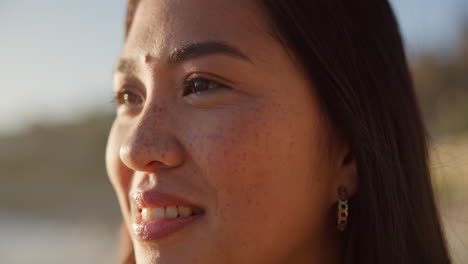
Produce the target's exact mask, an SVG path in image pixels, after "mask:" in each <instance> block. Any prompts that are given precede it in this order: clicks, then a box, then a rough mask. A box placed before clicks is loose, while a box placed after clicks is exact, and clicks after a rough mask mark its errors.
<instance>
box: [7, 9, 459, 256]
mask: <svg viewBox="0 0 468 264" xmlns="http://www.w3.org/2000/svg"><path fill="white" fill-rule="evenodd" d="M390 2H391V3H392V5H393V7H394V9H395V12H396V14H397V16H398V19H399V22H400V26H401V31H402V34H403V36H404V40H405V47H406V49H407V52H408V55H409V60H410V64H411V70H412V72H413V76H414V81H415V84H416V88H417V93H418V97H419V100H420V103H421V107H422V110H423V113H424V118H425V121H426V124H427V126H428V129H429V134H430V138H431V142H430V151H431V159H432V163H431V169H432V170H433V177H434V183H435V186H434V188H435V190H436V193H437V200H438V203H439V207H440V209H441V213H442V217H443V223H444V227H445V229H446V233H447V237H448V239H449V244H450V247H451V250H452V255H453V258H454V263H460V264H461V263H468V203H467V200H468V192H467V191H466V190H467V189H468V2H467V1H466V0H444V1H440V0H390ZM125 4H126V1H124V0H120V1H111V0H100V1H94V0H80V1H63V0H42V1H36V0H0V83H1V88H0V89H1V90H0V92H1V96H0V177H1V182H0V263H115V261H116V259H117V253H116V248H117V232H116V230H117V226H118V224H119V219H120V218H119V217H120V213H119V209H118V205H117V200H116V197H115V195H114V193H113V191H112V188H111V186H110V184H109V183H108V180H107V176H106V172H105V168H104V148H105V144H106V139H107V133H108V130H109V128H110V125H111V122H112V118H113V105H112V103H111V97H112V92H111V89H112V83H111V80H112V78H111V71H112V68H113V64H114V62H115V60H116V58H117V56H118V54H119V50H120V49H121V47H122V42H123V22H124V15H125Z"/></svg>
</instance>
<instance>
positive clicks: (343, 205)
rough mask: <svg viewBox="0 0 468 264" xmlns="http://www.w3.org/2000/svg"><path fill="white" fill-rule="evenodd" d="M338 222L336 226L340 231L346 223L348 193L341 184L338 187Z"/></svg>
mask: <svg viewBox="0 0 468 264" xmlns="http://www.w3.org/2000/svg"><path fill="white" fill-rule="evenodd" d="M337 213H338V222H337V224H338V225H337V228H338V229H339V230H340V231H344V230H345V229H346V225H347V223H348V194H347V192H346V187H344V186H343V185H341V186H340V187H338V209H337Z"/></svg>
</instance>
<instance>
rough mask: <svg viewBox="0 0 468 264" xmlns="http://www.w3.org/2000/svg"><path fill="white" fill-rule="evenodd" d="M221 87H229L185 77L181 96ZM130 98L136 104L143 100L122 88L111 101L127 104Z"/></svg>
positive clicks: (199, 78) (198, 78) (203, 79)
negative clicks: (202, 86) (204, 87)
mask: <svg viewBox="0 0 468 264" xmlns="http://www.w3.org/2000/svg"><path fill="white" fill-rule="evenodd" d="M197 84H198V85H197ZM201 85H204V86H206V85H208V88H206V89H203V88H201V87H200V86H201ZM223 88H227V89H230V87H228V86H226V85H224V84H221V83H219V82H217V81H213V80H210V79H207V78H203V77H193V78H190V79H187V80H185V81H184V84H183V93H182V96H187V95H190V94H197V95H198V94H202V93H205V92H208V91H210V90H215V89H223ZM190 89H192V90H190ZM131 99H134V100H138V101H137V103H136V104H137V105H138V104H141V103H142V102H143V99H142V98H141V96H139V95H138V94H136V93H134V92H132V91H130V90H127V89H124V90H122V91H120V92H118V93H117V94H116V95H115V96H114V97H113V99H112V103H114V104H116V105H117V106H119V105H122V104H128V101H129V100H131ZM129 104H131V105H133V103H129Z"/></svg>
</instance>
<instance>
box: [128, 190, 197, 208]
mask: <svg viewBox="0 0 468 264" xmlns="http://www.w3.org/2000/svg"><path fill="white" fill-rule="evenodd" d="M130 200H131V201H132V202H133V203H134V204H135V206H136V207H137V208H138V209H143V208H156V207H166V206H171V205H172V206H174V205H175V206H185V207H191V208H200V209H201V207H200V206H198V205H195V204H194V203H192V202H190V201H187V200H185V199H183V198H179V197H177V196H174V195H170V194H167V193H162V192H160V191H158V190H155V189H152V190H145V191H140V190H139V191H135V192H132V193H131V194H130Z"/></svg>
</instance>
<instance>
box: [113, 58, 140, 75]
mask: <svg viewBox="0 0 468 264" xmlns="http://www.w3.org/2000/svg"><path fill="white" fill-rule="evenodd" d="M136 68H137V67H136V63H135V61H134V60H132V59H127V58H120V59H119V60H118V61H117V64H116V66H115V68H114V74H115V73H117V72H121V73H130V72H133V71H135V69H136Z"/></svg>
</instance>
